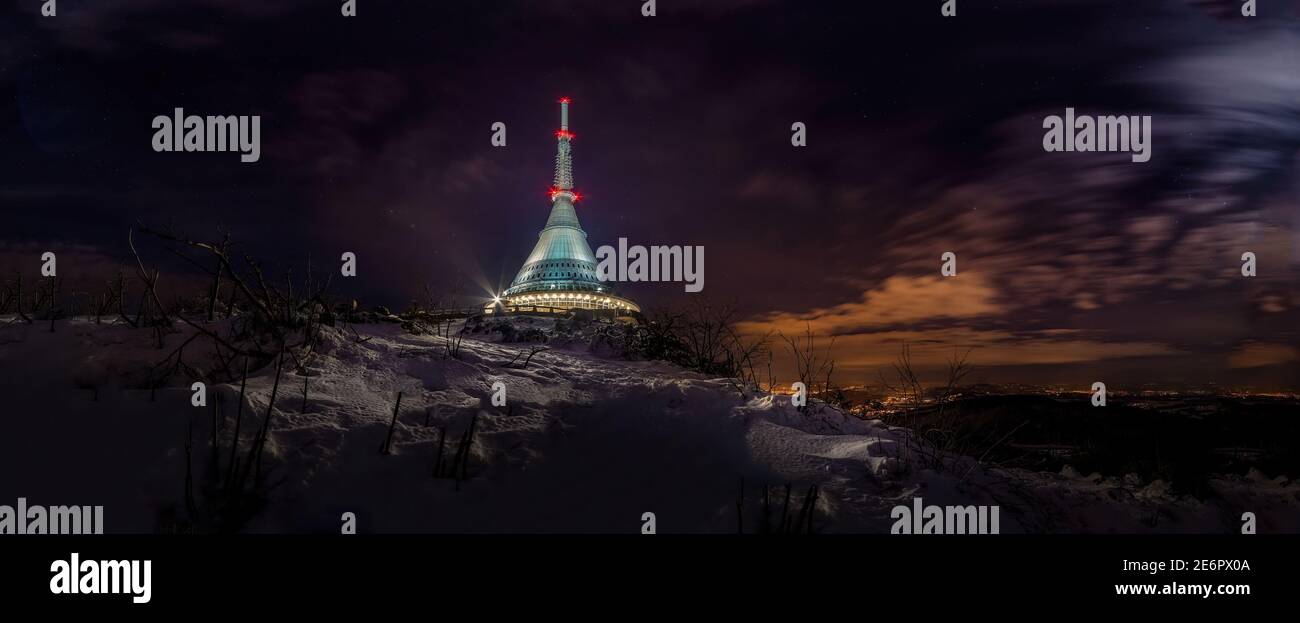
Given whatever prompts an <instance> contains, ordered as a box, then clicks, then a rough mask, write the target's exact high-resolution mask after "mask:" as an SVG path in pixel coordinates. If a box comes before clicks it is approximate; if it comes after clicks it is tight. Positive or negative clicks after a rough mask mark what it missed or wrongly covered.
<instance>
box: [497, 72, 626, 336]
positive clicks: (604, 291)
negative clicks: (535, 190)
mask: <svg viewBox="0 0 1300 623" xmlns="http://www.w3.org/2000/svg"><path fill="white" fill-rule="evenodd" d="M569 102H570V100H569V98H567V97H566V98H562V99H560V129H559V130H558V131H556V133H555V139H556V143H557V145H556V153H555V180H554V183H553V184H552V185H551V192H550V196H551V215H550V216H549V217H548V218H547V219H546V225H545V226H544V227H543V228H542V232H541V233H540V234H538V236H537V244H536V245H534V246H533V252H532V253H530V254H529V255H528V259H527V260H524V265H523V266H522V267H520V269H519V273H518V274H517V275H515V280H514V282H512V283H511V284H510V287H509V288H507V289H506V291H505V292H503V293H502V294H501V295H500V296H499V297H497V299H494V300H493V302H492V303H489V304H488V306H487V307H486V308H485V310H486V311H489V312H492V311H494V310H495V309H497V308H500V309H504V310H505V311H560V310H569V309H609V310H615V311H616V312H618V313H631V312H639V311H641V309H640V307H638V306H637V305H636V303H633V302H632V301H630V300H628V299H625V298H623V297H621V296H617V295H615V294H614V293H613V292H611V291H610V288H609V286H608V285H606V284H605V283H604V282H602V281H601V280H600V279H599V278H598V277H597V276H596V256H595V254H593V253H592V252H591V246H590V245H588V244H587V233H586V232H584V231H582V225H581V224H580V223H578V212H577V210H576V209H575V207H574V206H575V204H576V203H577V202H578V201H579V200H580V199H581V195H580V194H579V193H578V192H576V191H575V190H574V188H573V146H572V143H573V133H572V132H569Z"/></svg>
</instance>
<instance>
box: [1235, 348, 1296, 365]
mask: <svg viewBox="0 0 1300 623" xmlns="http://www.w3.org/2000/svg"><path fill="white" fill-rule="evenodd" d="M1296 361H1300V349H1296V347H1294V346H1287V345H1286V344H1269V343H1267V342H1247V343H1245V344H1242V345H1241V346H1239V347H1237V349H1236V350H1234V351H1233V352H1232V354H1231V355H1229V356H1228V367H1231V368H1259V367H1262V366H1273V365H1278V364H1284V363H1292V362H1296Z"/></svg>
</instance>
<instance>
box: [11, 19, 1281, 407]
mask: <svg viewBox="0 0 1300 623" xmlns="http://www.w3.org/2000/svg"><path fill="white" fill-rule="evenodd" d="M40 4H41V2H40V1H39V0H22V1H20V2H11V3H9V4H8V5H7V6H5V7H4V8H3V9H0V219H3V220H2V222H0V269H2V270H3V275H4V276H5V278H10V277H11V275H13V274H15V271H19V270H21V271H22V272H23V273H24V275H31V276H32V277H34V276H35V275H36V274H37V270H38V266H39V263H38V261H37V259H36V258H39V255H40V253H41V251H44V250H53V251H57V252H60V272H61V274H62V275H64V276H65V278H67V279H69V280H76V279H77V277H78V276H82V277H85V278H87V279H89V278H91V277H90V276H91V275H96V276H98V275H102V274H104V273H105V272H107V271H109V270H115V268H114V267H115V266H116V265H117V263H118V262H120V261H122V260H124V259H125V257H126V256H125V254H126V252H127V250H126V244H125V242H126V232H127V229H128V227H130V226H131V225H132V224H133V223H134V222H136V221H140V222H143V223H145V224H151V225H165V224H167V223H169V222H170V223H174V224H175V226H176V227H177V228H178V229H181V230H183V231H185V232H188V233H190V234H191V235H195V236H205V237H211V236H215V233H214V232H215V231H216V227H217V226H218V224H224V225H226V226H228V227H230V228H231V229H232V230H233V233H234V236H235V238H236V239H237V240H239V241H240V242H241V243H242V244H243V245H244V246H245V248H246V249H247V250H248V251H249V252H250V253H253V254H255V255H257V256H258V257H260V258H263V259H264V260H265V261H266V262H267V263H273V264H278V265H281V266H290V265H294V266H300V265H303V264H304V262H305V258H306V257H307V256H308V255H309V254H310V255H311V256H312V257H313V258H314V261H315V262H317V263H318V264H319V263H325V262H327V261H333V260H335V259H337V258H338V256H339V254H340V253H342V252H343V251H354V252H356V253H357V255H358V256H359V270H360V276H359V277H357V278H356V279H354V280H351V281H349V282H347V283H342V284H340V285H341V289H340V291H341V293H343V294H347V295H353V296H358V297H361V298H363V300H365V301H367V302H375V303H379V302H383V303H386V304H389V305H393V306H397V307H401V306H403V305H404V304H405V303H406V302H407V301H409V300H411V299H412V298H413V297H416V296H417V295H418V294H419V292H420V290H421V288H422V286H424V285H425V284H430V283H431V284H434V285H435V287H437V288H441V289H447V288H449V287H451V285H452V284H454V283H456V282H457V275H463V277H464V281H465V282H466V283H467V284H468V287H467V288H466V290H465V294H466V295H467V297H482V296H485V295H486V294H487V292H488V291H489V290H493V289H497V288H500V287H504V286H506V285H509V281H510V279H511V278H512V277H513V276H514V274H515V272H516V271H517V270H518V268H519V264H520V263H521V262H522V261H523V259H524V257H525V256H526V255H527V253H528V252H529V251H530V250H531V248H532V245H533V243H534V242H535V241H536V236H537V232H538V230H539V229H540V228H541V226H542V225H543V223H544V222H545V219H546V216H547V213H548V210H549V202H548V200H547V189H548V187H549V185H550V182H551V176H552V168H553V166H554V152H555V139H554V135H553V132H554V130H555V129H556V127H557V124H558V120H557V116H558V113H557V107H556V104H555V101H556V100H557V99H558V98H559V97H561V96H569V97H572V98H573V102H574V103H573V109H572V119H571V125H572V129H573V130H574V132H575V133H576V135H577V138H576V140H575V143H574V160H575V178H576V185H577V187H578V189H579V190H580V191H581V192H582V194H583V200H582V201H581V202H580V203H579V204H578V210H579V217H580V218H581V219H582V224H583V227H584V229H585V230H586V231H587V233H588V239H589V241H590V242H591V244H592V247H593V248H595V247H597V246H599V245H602V244H614V243H616V241H617V239H618V238H619V237H626V238H628V239H629V241H630V242H631V243H633V244H645V245H651V244H678V245H703V246H704V247H705V250H706V252H705V258H706V264H705V289H704V294H705V295H707V296H708V297H709V298H710V300H713V301H716V302H733V303H734V304H735V305H736V306H737V307H738V308H739V309H740V310H741V312H742V313H743V315H744V317H745V318H746V319H747V320H748V321H747V323H746V325H745V326H746V327H747V328H748V329H752V330H755V331H766V330H781V331H784V332H786V333H787V334H792V333H797V332H801V331H802V330H803V328H804V326H805V323H807V324H808V325H809V326H811V327H812V328H813V330H815V331H817V332H819V333H821V334H828V333H833V334H836V335H838V336H839V337H838V339H837V342H836V351H835V354H836V359H837V361H838V365H837V368H836V370H837V378H838V380H839V381H840V382H841V383H844V384H851V383H860V382H871V381H873V380H874V379H875V378H876V374H877V370H878V369H879V368H880V367H881V366H882V365H884V364H886V363H888V362H889V361H890V360H891V359H893V357H894V356H895V355H896V353H897V352H898V348H899V345H900V344H901V343H902V342H903V341H907V342H909V343H911V344H912V345H913V353H914V356H915V357H916V358H917V359H918V361H919V362H921V363H922V364H927V365H928V364H933V363H935V362H939V361H941V360H942V359H944V358H945V357H947V356H948V355H950V354H952V353H953V352H955V351H965V350H966V349H971V351H970V353H971V354H970V359H971V361H972V362H973V363H974V364H975V365H976V366H977V372H976V374H975V375H974V376H973V377H972V379H971V380H974V381H991V382H1003V381H1015V382H1025V383H1068V384H1075V385H1079V386H1081V388H1083V389H1086V388H1087V386H1088V385H1090V384H1091V382H1092V381H1094V380H1105V381H1107V384H1108V386H1109V387H1110V388H1111V389H1112V390H1116V389H1120V390H1122V389H1135V388H1138V387H1141V386H1147V385H1150V384H1154V385H1160V386H1178V385H1201V384H1206V383H1219V384H1223V385H1248V386H1254V387H1259V388H1290V389H1296V388H1298V387H1300V351H1298V350H1297V347H1296V345H1297V344H1300V329H1298V328H1297V327H1300V181H1297V173H1300V159H1298V158H1297V156H1298V154H1300V16H1298V13H1300V10H1298V9H1297V7H1296V4H1295V3H1294V2H1291V1H1285V2H1284V1H1280V0H1274V1H1269V0H1261V1H1260V3H1259V16H1258V17H1255V18H1243V17H1240V15H1239V12H1238V9H1237V8H1236V7H1238V6H1239V3H1237V2H1232V1H1226V0H1225V1H1221V2H1214V1H1204V0H1202V1H1195V2H1192V1H1185V0H1181V1H1180V0H1168V1H1157V0H1143V1H1134V0H1123V1H1107V0H1060V1H1051V0H1031V1H1024V2H996V1H992V0H983V1H976V0H959V2H958V4H959V14H958V17H956V18H951V19H945V18H942V17H941V16H940V15H939V5H940V4H941V2H940V1H939V0H906V1H902V2H886V1H884V0H876V1H870V2H867V1H858V2H842V3H836V2H808V1H804V2H777V1H775V0H773V1H767V0H660V1H659V2H658V15H657V16H655V17H650V18H647V17H643V16H642V15H641V12H640V7H641V3H640V2H639V1H638V0H591V1H577V0H574V1H562V0H533V1H530V2H514V1H505V0H500V1H488V0H484V1H479V2H456V3H453V2H426V1H415V0H410V1H402V0H359V2H358V7H359V11H358V12H359V16H358V17H356V18H344V17H342V16H341V15H340V14H339V6H338V5H339V4H341V3H340V2H333V1H331V0H117V1H108V0H103V1H91V0H81V1H78V0H60V2H59V16H58V17H56V18H41V17H39V8H40ZM1067 106H1070V107H1074V108H1076V109H1078V110H1079V111H1080V113H1081V114H1098V115H1102V114H1113V115H1152V116H1153V128H1154V145H1153V151H1152V154H1153V155H1152V158H1151V161H1150V162H1147V163H1144V164H1138V163H1133V162H1131V160H1130V158H1129V154H1096V153H1094V154H1087V153H1045V152H1044V151H1043V149H1042V139H1043V132H1044V131H1043V129H1042V122H1043V118H1044V117H1045V116H1047V115H1052V114H1056V115H1061V114H1063V113H1064V109H1065V108H1066V107H1067ZM176 107H182V108H184V109H185V111H186V113H187V114H198V115H261V116H262V127H261V132H262V158H261V161H260V162H257V163H255V164H242V163H240V161H239V157H238V155H237V154H234V153H204V154H198V153H155V152H154V151H153V150H152V149H151V143H150V141H151V138H152V136H153V130H152V128H151V127H150V123H151V120H152V119H153V117H154V116H155V115H160V114H171V111H172V110H173V109H174V108H176ZM496 121H501V122H504V123H506V124H507V127H508V141H509V143H508V147H506V148H493V147H492V146H491V145H490V138H491V131H490V128H491V126H492V124H493V123H494V122H496ZM796 121H801V122H804V123H805V124H807V127H808V146H807V147H804V148H796V147H792V146H791V144H790V134H791V132H790V127H791V124H792V123H794V122H796ZM945 251H952V252H954V253H956V254H957V257H958V276H957V277H954V278H946V279H945V278H941V277H940V276H939V264H940V261H939V257H940V255H941V254H942V253H943V252H945ZM1244 251H1252V252H1254V253H1256V255H1257V257H1258V262H1259V268H1258V271H1259V273H1258V276H1256V277H1254V278H1244V277H1241V276H1240V266H1241V261H1240V256H1241V254H1242V253H1243V252H1244ZM150 259H153V260H157V261H162V260H163V259H165V258H162V257H152V258H150ZM176 270H177V271H180V270H181V267H179V266H177V267H176ZM95 278H98V277H95ZM173 278H176V279H180V278H183V277H182V276H179V275H178V276H176V277H173ZM164 283H166V282H164ZM622 292H623V293H625V294H627V295H629V296H630V297H631V298H633V299H635V300H637V301H638V302H640V303H641V304H642V305H643V307H651V308H653V307H659V306H665V305H680V304H682V303H684V302H687V301H688V297H690V296H698V295H688V294H686V293H685V292H684V291H683V287H682V284H680V283H658V284H630V285H627V286H624V287H623V288H622ZM467 300H468V299H467ZM787 380H788V379H787Z"/></svg>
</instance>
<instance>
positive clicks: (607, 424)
mask: <svg viewBox="0 0 1300 623" xmlns="http://www.w3.org/2000/svg"><path fill="white" fill-rule="evenodd" d="M9 320H10V319H6V318H0V369H2V370H3V371H4V372H3V376H2V378H0V395H3V396H4V398H5V400H4V408H3V413H2V414H0V420H3V424H0V426H3V434H0V456H4V457H5V458H4V465H3V467H4V468H3V469H0V502H3V501H4V500H13V499H16V498H17V497H19V496H25V497H28V498H29V499H31V500H33V503H45V504H103V505H105V506H106V509H105V522H106V530H107V531H110V532H150V531H157V530H167V529H169V527H170V526H173V525H174V518H175V517H180V516H184V515H185V513H186V511H185V510H184V509H185V503H184V483H185V480H184V477H185V449H184V445H185V440H186V436H187V434H189V435H191V438H192V440H193V442H192V443H193V448H194V450H193V459H192V465H193V469H194V473H195V483H196V485H195V486H196V489H201V486H200V485H201V484H202V482H203V481H204V478H205V477H206V474H208V473H209V469H210V467H209V466H210V464H211V461H212V458H213V450H212V449H211V447H210V442H209V436H210V433H211V411H210V407H209V408H208V409H203V408H195V407H193V406H191V404H190V398H191V392H190V390H189V388H188V387H189V383H188V382H182V381H181V380H177V381H176V382H173V383H171V384H170V386H169V387H168V388H164V389H159V390H158V391H157V393H156V399H155V400H154V401H151V400H150V394H151V391H150V390H149V389H148V388H145V387H143V384H144V381H143V379H144V375H143V371H144V370H147V369H148V368H149V366H151V365H153V364H154V363H156V362H157V361H160V360H161V359H162V358H163V357H165V356H166V355H167V353H169V352H170V351H171V349H173V348H175V346H176V345H178V344H179V343H180V342H181V341H182V340H183V339H184V338H185V337H186V334H185V333H184V332H182V333H181V334H174V335H170V336H168V337H167V344H166V348H164V349H162V350H159V349H158V348H157V344H156V342H155V341H154V340H155V338H154V336H153V334H152V333H150V332H149V331H144V330H136V329H131V328H128V327H125V326H121V325H113V324H109V323H105V324H102V325H97V324H95V323H94V322H93V321H91V320H87V319H74V320H70V321H60V322H59V323H58V325H57V327H56V330H55V332H53V333H51V332H49V328H48V325H40V324H36V325H26V324H23V323H15V322H10V321H9ZM520 328H521V329H523V328H538V329H541V330H543V331H547V330H551V329H553V328H554V326H553V323H551V321H549V320H530V321H521V327H520ZM355 329H356V331H357V335H359V337H360V338H362V339H357V338H356V337H354V335H353V333H352V332H351V331H347V332H344V331H340V330H336V329H331V328H327V329H326V331H325V334H324V336H325V337H324V342H323V343H322V344H321V345H320V346H319V347H318V349H317V352H316V353H315V355H313V356H312V357H311V358H310V359H309V360H308V362H307V364H306V366H305V368H306V374H307V379H308V401H307V406H306V409H305V410H304V409H302V408H301V407H302V404H301V403H302V387H303V378H304V377H303V376H302V375H300V374H299V370H297V369H294V368H293V367H292V366H291V365H289V364H286V366H285V368H286V369H285V371H284V374H283V377H282V379H281V384H280V388H279V394H278V397H277V400H276V404H275V415H274V416H273V424H272V429H271V432H270V435H269V437H268V442H267V447H266V457H265V459H266V461H265V465H266V467H267V473H268V475H269V477H268V482H269V483H270V486H269V488H268V490H267V497H268V500H269V502H268V504H267V505H266V507H265V508H263V509H262V510H261V512H259V513H257V514H256V515H255V516H254V517H252V519H251V520H249V521H248V522H247V523H246V524H243V525H241V526H240V529H241V530H243V531H248V532H303V531H323V532H337V531H338V529H339V526H340V523H341V522H340V515H341V514H342V513H344V512H353V513H355V514H356V516H357V522H358V530H359V531H363V532H364V531H373V532H443V531H451V532H635V531H639V530H640V526H641V516H642V514H643V513H644V512H647V511H648V512H653V513H655V515H656V520H657V526H658V530H659V531H661V532H734V531H735V530H736V503H737V497H738V493H739V488H740V483H741V480H742V479H743V481H744V483H745V487H746V488H745V494H744V495H745V504H746V517H745V523H746V526H747V531H754V530H755V529H756V527H757V522H758V517H759V514H760V507H759V501H758V500H759V499H760V497H761V496H760V492H759V487H761V486H763V485H770V486H772V487H773V489H772V495H773V499H774V500H776V501H777V502H776V503H779V501H780V498H781V497H782V496H783V495H784V485H785V484H786V483H790V484H791V486H792V494H791V496H792V498H791V499H792V504H794V505H796V509H795V510H796V511H797V504H798V502H799V501H801V500H802V496H803V494H804V492H805V491H806V490H807V488H808V487H809V485H812V484H817V485H818V486H819V489H820V494H819V497H818V503H817V511H818V512H817V519H816V522H815V526H816V528H817V530H818V531H822V532H874V533H887V532H888V531H889V526H890V524H891V523H892V520H891V519H890V517H889V511H890V509H891V508H892V507H893V506H895V505H898V504H905V505H906V504H910V503H911V500H912V498H913V497H922V498H923V499H924V500H925V503H926V504H937V505H948V504H954V505H969V504H999V505H1001V506H1002V512H1001V527H1002V531H1003V532H1022V531H1057V532H1060V531H1070V532H1076V531H1077V532H1102V531H1104V532H1112V531H1113V532H1148V531H1192V532H1221V531H1224V530H1230V529H1232V528H1231V526H1233V525H1234V523H1233V522H1232V521H1231V520H1232V517H1233V516H1235V515H1237V514H1239V512H1237V511H1236V510H1235V508H1228V507H1224V506H1223V505H1221V504H1210V503H1204V502H1200V501H1197V500H1193V499H1190V498H1179V497H1176V496H1174V495H1173V494H1172V493H1170V490H1169V488H1168V486H1167V485H1166V484H1165V483H1159V482H1153V483H1140V482H1135V481H1132V480H1129V479H1120V478H1103V477H1102V476H1101V475H1100V474H1098V475H1089V476H1083V475H1080V474H1077V473H1071V472H1069V471H1067V472H1066V473H1063V474H1044V473H1033V472H1025V471H1015V470H985V469H976V470H972V471H971V472H970V473H966V470H965V469H964V468H963V469H954V470H945V471H944V472H942V473H939V472H935V471H932V470H926V469H921V468H920V467H918V466H914V465H909V464H906V462H900V458H899V457H900V456H902V455H903V454H904V453H901V452H900V449H901V448H902V446H903V443H904V442H903V439H904V437H903V435H904V434H905V431H902V430H901V429H896V428H892V427H889V426H886V425H884V424H883V423H881V422H879V421H875V420H861V419H858V418H855V417H851V416H847V415H845V414H843V413H841V412H839V411H837V410H835V409H832V408H829V407H827V406H825V405H821V404H819V403H814V404H812V405H810V407H809V409H808V411H807V412H800V411H799V410H797V409H796V408H794V407H793V406H792V405H791V404H790V399H789V397H787V396H779V395H778V396H774V395H769V394H766V393H762V392H750V391H745V390H744V389H743V388H741V387H739V386H738V384H737V383H736V382H735V381H734V380H730V379H721V378H709V377H706V376H703V375H699V374H695V373H692V372H688V371H684V370H681V369H679V368H677V367H675V366H672V365H669V364H665V363H661V362H645V361H625V360H620V359H616V358H612V357H610V356H609V353H607V352H605V351H604V350H602V349H595V351H594V352H593V349H592V348H590V347H588V346H587V343H586V341H584V340H583V339H581V336H570V337H569V338H566V339H556V340H553V341H552V342H550V343H549V344H548V347H549V350H545V351H542V352H539V353H537V354H536V355H534V357H533V358H532V361H531V362H530V363H529V365H528V366H527V368H520V367H518V366H519V365H520V363H522V361H523V359H524V357H526V356H527V352H528V349H529V348H530V346H532V345H531V344H528V343H501V342H499V341H496V340H497V339H498V337H499V336H494V335H492V334H484V335H476V336H472V337H469V338H467V339H465V340H464V341H463V343H462V352H461V357H460V358H459V359H454V358H446V357H444V352H445V341H444V340H443V339H442V338H440V337H437V336H434V335H414V334H411V333H409V332H407V331H406V330H404V329H403V328H402V327H401V326H399V325H397V324H394V323H379V324H368V325H356V326H355ZM521 349H522V350H523V352H524V353H525V355H524V357H518V358H517V362H516V364H515V367H506V365H505V364H506V363H507V362H509V361H511V360H512V359H516V355H518V354H519V352H520V350H521ZM201 356H203V355H200V354H195V355H194V357H201ZM274 377H275V366H274V365H270V366H265V367H263V368H261V369H259V370H256V371H255V372H253V373H251V374H250V376H249V378H248V385H247V390H246V393H245V404H244V409H243V421H242V425H241V439H242V441H241V445H240V453H241V455H242V454H243V453H244V452H246V451H247V447H248V444H249V442H250V440H251V439H252V437H253V436H254V435H255V433H256V430H257V427H258V425H259V424H260V422H261V419H262V417H263V415H264V414H265V412H266V408H267V403H268V402H269V400H270V393H271V388H272V385H273V383H274ZM496 381H500V382H502V383H504V385H505V387H506V391H507V400H508V403H507V404H508V406H506V407H494V406H492V405H491V403H490V396H491V393H492V384H493V382H496ZM92 388H98V399H97V400H95V397H94V393H95V390H94V389H92ZM213 389H214V390H215V392H216V393H217V394H218V395H219V397H220V404H221V413H222V417H223V419H224V426H221V427H219V429H218V432H219V434H218V439H219V447H218V448H217V450H216V457H217V460H218V461H219V465H220V469H219V471H218V472H217V473H224V470H225V466H226V461H227V460H228V456H229V451H230V438H231V433H232V429H233V420H234V413H235V402H236V400H237V397H238V395H239V384H238V381H236V382H235V383H233V384H231V383H226V384H220V385H216V386H214V388H213ZM398 392H401V393H402V400H401V410H400V413H399V418H398V424H397V425H396V429H395V432H394V440H393V451H392V453H391V454H389V455H384V454H381V453H380V451H379V450H380V447H381V445H382V444H383V442H384V439H385V438H386V436H387V435H388V428H389V422H390V420H391V418H392V414H393V405H394V402H395V400H396V398H397V394H398ZM476 414H477V422H476V425H475V426H476V435H475V438H474V443H473V446H472V450H471V452H470V464H469V478H468V479H467V480H465V481H463V482H459V483H457V482H456V481H454V480H453V479H449V478H434V477H433V475H432V474H433V469H434V456H435V454H436V453H437V448H438V443H439V429H440V427H445V428H446V431H447V442H446V446H445V448H444V452H445V456H446V457H447V460H448V461H450V458H451V456H452V455H453V454H454V452H455V449H456V444H457V440H458V439H459V438H460V436H461V434H462V432H463V431H464V430H465V429H466V428H467V427H468V426H469V422H470V419H471V418H472V417H474V416H475V415H476ZM426 417H428V418H429V423H430V425H429V426H425V425H424V422H425V420H426ZM190 427H192V433H189V432H188V431H189V430H190ZM1214 484H1215V487H1216V491H1218V492H1219V493H1220V494H1221V495H1222V497H1223V498H1224V499H1226V500H1231V501H1233V503H1234V504H1238V503H1239V504H1241V505H1242V506H1243V507H1245V508H1247V509H1249V510H1253V511H1255V512H1257V513H1259V514H1260V517H1261V519H1260V523H1261V527H1260V529H1261V531H1265V529H1266V528H1270V529H1274V530H1287V531H1292V530H1294V529H1295V526H1300V521H1297V519H1300V512H1298V511H1297V499H1298V498H1300V495H1297V494H1300V487H1297V485H1295V484H1293V483H1291V482H1289V481H1287V480H1285V479H1281V480H1267V479H1266V478H1264V477H1262V476H1257V477H1243V478H1235V479H1232V478H1225V479H1223V480H1219V481H1215V483H1214ZM778 491H779V493H778ZM198 502H199V506H200V507H203V506H204V504H205V499H204V494H202V493H200V494H199V500H198ZM778 512H779V509H778ZM1265 515H1267V518H1266V517H1265Z"/></svg>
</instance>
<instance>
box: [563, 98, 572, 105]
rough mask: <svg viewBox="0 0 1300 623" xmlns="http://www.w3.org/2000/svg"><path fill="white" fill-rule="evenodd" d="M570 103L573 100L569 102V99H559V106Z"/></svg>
mask: <svg viewBox="0 0 1300 623" xmlns="http://www.w3.org/2000/svg"><path fill="white" fill-rule="evenodd" d="M572 101H573V100H571V99H569V98H567V97H561V98H560V103H561V104H568V103H569V102H572Z"/></svg>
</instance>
